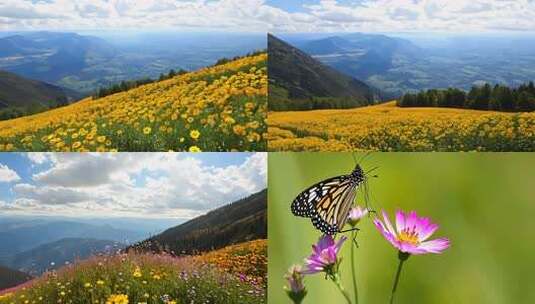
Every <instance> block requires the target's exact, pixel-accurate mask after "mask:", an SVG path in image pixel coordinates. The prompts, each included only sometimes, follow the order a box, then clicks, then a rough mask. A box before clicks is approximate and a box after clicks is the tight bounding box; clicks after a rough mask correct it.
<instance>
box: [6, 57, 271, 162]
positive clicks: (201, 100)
mask: <svg viewBox="0 0 535 304" xmlns="http://www.w3.org/2000/svg"><path fill="white" fill-rule="evenodd" d="M224 61H225V60H224ZM226 61H228V60H226ZM266 65H267V54H266V53H263V52H262V53H257V54H252V55H249V56H244V57H241V58H236V59H233V60H230V61H228V62H227V63H222V64H218V65H214V66H210V67H207V68H203V69H200V70H198V71H194V72H189V73H185V74H181V75H177V76H175V77H173V78H170V79H167V80H162V81H157V82H153V83H149V84H146V85H142V86H139V87H136V88H133V89H131V90H127V91H124V92H120V93H117V94H113V95H109V96H106V97H102V98H97V99H93V98H86V99H83V100H81V101H78V102H75V103H73V104H70V105H68V106H65V107H61V108H58V109H53V110H49V111H46V112H43V113H39V114H36V115H31V116H26V117H21V118H17V119H13V120H7V121H1V122H0V151H20V152H22V151H58V152H59V151H61V152H68V151H72V152H84V151H98V152H105V151H130V152H135V151H169V150H173V151H189V150H192V152H193V151H198V150H202V151H231V150H238V151H265V149H266V141H265V139H264V138H263V134H264V133H265V132H266V131H267V127H266V124H265V119H266V112H267V92H268V88H267V87H268V79H267V67H266ZM193 130H197V131H198V133H199V134H198V136H191V134H192V133H191V132H192V131H193ZM193 134H196V132H194V133H193ZM194 137H195V138H194Z"/></svg>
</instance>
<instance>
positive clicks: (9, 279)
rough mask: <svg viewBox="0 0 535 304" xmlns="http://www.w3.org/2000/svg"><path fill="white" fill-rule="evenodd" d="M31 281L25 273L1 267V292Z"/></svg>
mask: <svg viewBox="0 0 535 304" xmlns="http://www.w3.org/2000/svg"><path fill="white" fill-rule="evenodd" d="M30 279H31V277H30V276H29V275H28V274H26V273H24V272H20V271H17V270H13V269H10V268H6V267H3V266H0V290H2V289H7V288H11V287H15V286H17V285H20V284H22V283H24V282H27V281H28V280H30Z"/></svg>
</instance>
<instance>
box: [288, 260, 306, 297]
mask: <svg viewBox="0 0 535 304" xmlns="http://www.w3.org/2000/svg"><path fill="white" fill-rule="evenodd" d="M284 277H285V278H286V280H287V281H288V285H289V286H290V289H289V291H291V292H292V293H300V292H303V291H304V290H305V285H304V284H303V273H302V269H301V266H299V265H293V266H292V267H290V269H289V270H288V273H287V274H286V275H285V276H284Z"/></svg>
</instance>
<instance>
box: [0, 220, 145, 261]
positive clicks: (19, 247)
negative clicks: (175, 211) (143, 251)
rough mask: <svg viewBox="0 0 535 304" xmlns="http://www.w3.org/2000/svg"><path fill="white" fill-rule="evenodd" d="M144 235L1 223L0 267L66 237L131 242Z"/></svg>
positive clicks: (65, 224) (64, 224)
mask: <svg viewBox="0 0 535 304" xmlns="http://www.w3.org/2000/svg"><path fill="white" fill-rule="evenodd" d="M145 237H146V234H145V233H143V232H139V231H130V230H123V229H116V228H114V227H112V226H110V225H101V226H98V225H91V224H84V223H79V222H75V221H51V222H49V221H40V220H31V221H20V222H18V221H9V220H8V221H5V222H4V221H3V222H2V223H0V244H1V245H0V265H5V266H12V264H11V261H14V260H16V255H17V254H20V253H23V252H25V251H28V250H31V249H34V248H36V247H38V246H41V245H45V244H49V243H53V242H56V241H60V240H62V239H66V238H83V239H97V240H109V241H111V242H119V243H127V242H130V243H134V242H136V241H139V240H142V239H144V238H145Z"/></svg>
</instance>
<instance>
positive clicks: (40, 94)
mask: <svg viewBox="0 0 535 304" xmlns="http://www.w3.org/2000/svg"><path fill="white" fill-rule="evenodd" d="M79 97H80V95H79V94H76V93H74V92H72V91H69V90H66V89H63V88H61V87H58V86H55V85H51V84H48V83H45V82H41V81H37V80H31V79H26V78H23V77H20V76H18V75H16V74H13V73H10V72H6V71H0V109H2V108H5V107H16V108H22V107H24V108H26V107H32V106H33V107H36V106H38V107H42V108H50V107H54V106H58V105H64V104H66V103H68V102H70V101H72V100H73V99H76V98H79Z"/></svg>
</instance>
